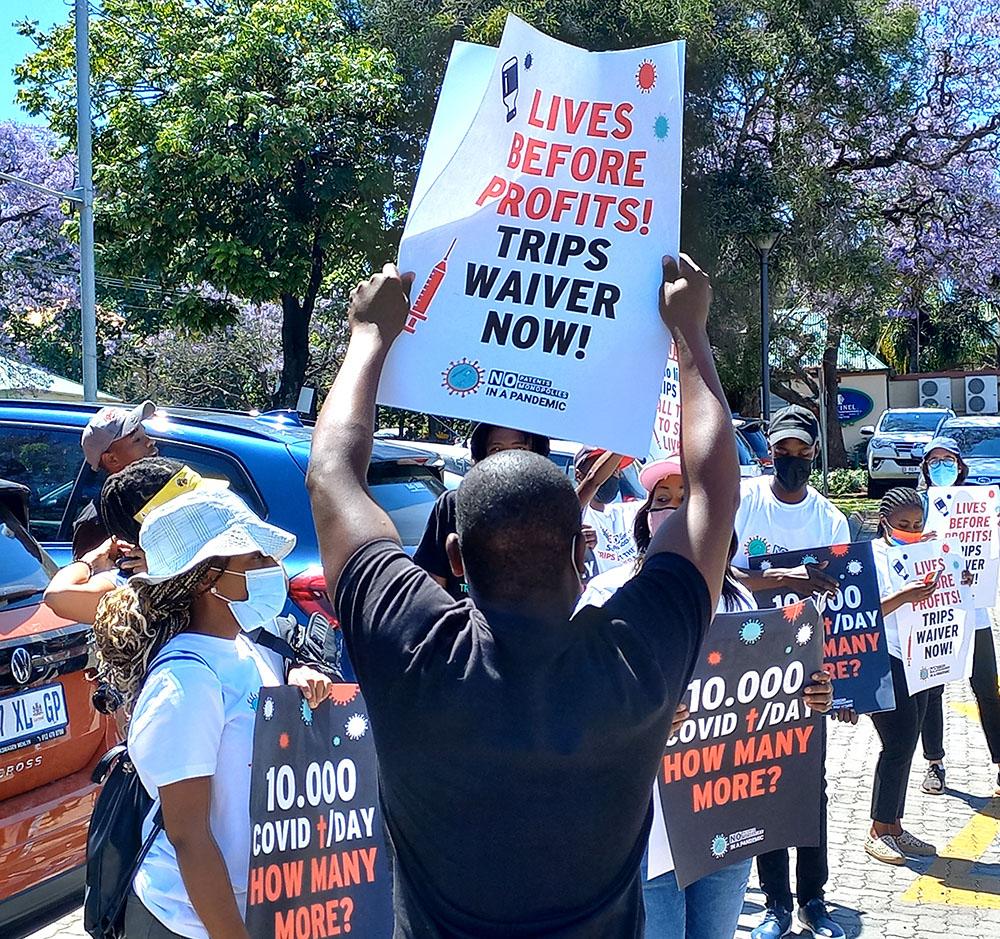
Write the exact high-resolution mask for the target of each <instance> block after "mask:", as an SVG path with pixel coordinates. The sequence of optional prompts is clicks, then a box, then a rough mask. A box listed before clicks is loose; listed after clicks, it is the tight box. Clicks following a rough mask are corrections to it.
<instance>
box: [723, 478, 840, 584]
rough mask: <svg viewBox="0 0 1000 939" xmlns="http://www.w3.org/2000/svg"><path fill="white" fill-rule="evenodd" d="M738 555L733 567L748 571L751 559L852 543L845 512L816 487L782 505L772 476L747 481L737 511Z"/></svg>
mask: <svg viewBox="0 0 1000 939" xmlns="http://www.w3.org/2000/svg"><path fill="white" fill-rule="evenodd" d="M736 540H737V542H738V543H737V546H736V556H735V557H734V558H733V564H734V565H735V566H736V567H740V568H743V569H744V570H747V569H749V567H750V558H752V557H759V556H760V555H762V554H780V553H781V552H783V551H802V550H804V549H805V548H825V547H828V546H829V545H835V544H847V543H848V542H849V541H850V540H851V529H850V528H849V527H848V524H847V519H846V518H845V517H844V513H843V512H841V511H840V509H838V508H837V507H836V506H835V505H834V504H833V503H832V502H831V501H830V500H829V499H826V498H824V497H823V496H822V495H820V494H819V493H818V492H817V491H816V490H815V489H813V488H812V486H809V487H808V488H807V489H806V497H805V499H803V500H802V501H801V502H796V503H794V504H789V503H787V502H780V501H779V500H778V499H777V498H775V496H774V493H773V492H772V491H771V477H770V476H760V477H758V478H757V479H748V480H745V481H744V482H743V485H742V487H741V490H740V507H739V508H738V509H737V510H736Z"/></svg>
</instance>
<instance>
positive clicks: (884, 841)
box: [865, 834, 906, 866]
mask: <svg viewBox="0 0 1000 939" xmlns="http://www.w3.org/2000/svg"><path fill="white" fill-rule="evenodd" d="M865 851H866V852H867V854H868V855H869V857H873V858H875V860H876V861H881V862H882V863H883V864H895V865H897V866H898V865H900V864H905V863H906V855H905V854H903V852H902V851H900V850H899V845H897V844H896V839H895V838H893V836H892V835H882V836H881V837H879V838H875V837H873V836H872V835H871V834H869V835H868V838H867V840H866V841H865Z"/></svg>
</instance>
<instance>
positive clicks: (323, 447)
mask: <svg viewBox="0 0 1000 939" xmlns="http://www.w3.org/2000/svg"><path fill="white" fill-rule="evenodd" d="M412 283H413V275H412V274H404V275H402V276H400V273H399V271H398V270H397V269H396V266H395V265H394V264H386V265H385V267H384V268H382V273H381V274H375V275H374V276H372V277H371V278H369V279H368V280H367V281H364V282H362V283H360V284H358V286H357V287H356V288H355V290H354V293H353V294H352V295H351V303H350V308H349V319H350V324H351V341H350V343H349V344H348V346H347V354H346V355H345V356H344V363H343V365H341V367H340V371H339V372H338V373H337V378H336V380H335V381H334V383H333V387H332V388H331V389H330V393H329V394H328V395H327V396H326V401H325V402H324V404H323V410H322V411H321V412H320V415H319V420H318V421H317V422H316V430H315V431H314V433H313V443H312V452H311V454H310V457H309V472H308V474H307V476H306V485H307V487H308V489H309V498H310V501H311V502H312V511H313V521H314V523H315V525H316V534H317V535H318V536H319V550H320V557H321V558H322V561H323V570H324V572H325V574H326V583H327V590H328V592H329V594H330V596H331V597H332V596H334V592H335V590H336V586H337V581H338V580H339V579H340V574H341V571H343V569H344V565H345V564H346V563H347V562H348V560H349V559H350V558H351V555H353V554H354V552H355V551H357V550H358V548H360V547H362V546H363V545H366V544H368V542H370V541H375V540H377V539H380V538H389V539H392V540H393V541H399V535H398V533H397V532H396V528H395V526H394V525H393V524H392V520H391V519H390V518H389V516H388V515H387V514H386V513H385V512H384V511H383V510H382V508H381V506H379V505H378V503H377V502H375V500H374V499H373V498H372V497H371V494H370V493H369V491H368V483H367V476H368V463H369V461H370V460H371V455H372V436H373V434H374V433H375V396H376V393H377V392H378V383H379V378H380V377H381V375H382V367H383V366H384V364H385V357H386V355H387V354H388V352H389V348H390V347H391V346H392V343H393V341H394V340H395V339H396V337H397V336H398V335H399V334H400V332H402V329H403V324H404V323H405V322H406V316H407V314H408V313H409V309H410V301H409V296H408V295H409V291H410V285H411V284H412Z"/></svg>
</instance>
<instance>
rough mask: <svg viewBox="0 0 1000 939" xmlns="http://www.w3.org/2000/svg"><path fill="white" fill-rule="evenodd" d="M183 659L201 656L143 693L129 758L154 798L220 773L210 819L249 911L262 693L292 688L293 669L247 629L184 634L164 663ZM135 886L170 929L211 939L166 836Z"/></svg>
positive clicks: (153, 679)
mask: <svg viewBox="0 0 1000 939" xmlns="http://www.w3.org/2000/svg"><path fill="white" fill-rule="evenodd" d="M181 653H193V655H190V656H188V657H187V658H184V659H179V660H177V661H172V662H166V663H165V664H163V665H161V666H158V667H157V668H156V669H155V670H154V671H153V673H152V675H150V677H149V679H148V680H147V681H146V684H145V685H144V687H143V689H142V691H141V692H140V694H139V698H138V700H137V701H136V705H135V709H134V711H133V714H132V721H131V723H130V725H129V732H128V750H129V756H130V757H131V759H132V762H133V763H134V764H135V768H136V770H137V771H138V773H139V778H140V779H141V780H142V784H143V786H144V787H145V788H146V791H147V792H149V794H150V795H151V796H152V797H153V798H154V799H156V798H157V790H158V788H159V787H160V786H169V785H170V784H171V783H176V782H180V781H181V780H184V779H194V778H197V777H199V776H211V777H212V803H211V807H210V810H209V823H210V825H211V829H212V835H213V836H214V838H215V841H216V843H217V844H218V846H219V851H220V852H221V853H222V857H223V859H224V860H225V862H226V869H227V870H228V871H229V879H230V881H231V883H232V885H233V892H234V894H235V896H236V902H237V904H238V905H239V907H240V910H241V912H242V911H244V910H245V909H246V898H247V877H248V872H249V867H250V763H251V759H252V757H253V727H254V719H255V716H256V708H257V696H258V692H259V690H260V688H261V687H262V686H267V687H274V686H276V685H280V684H283V683H284V663H283V661H282V659H281V657H280V656H279V655H277V654H276V653H274V652H271V651H270V650H269V649H265V648H263V647H261V646H258V645H256V644H255V643H254V642H252V641H251V640H250V639H249V638H248V637H247V636H246V635H245V634H244V633H241V634H240V635H239V636H237V637H236V638H235V639H222V638H219V637H216V636H204V635H196V634H194V633H181V634H180V635H178V636H175V637H174V638H173V639H171V640H170V642H168V643H167V644H166V646H164V648H163V651H162V652H160V654H159V655H158V656H157V658H159V659H165V658H167V657H168V656H174V655H178V654H181ZM194 656H198V657H199V658H200V659H202V660H203V661H204V663H207V664H203V662H201V661H198V659H196V658H194ZM158 807H159V802H158V801H157V802H156V803H155V804H154V806H153V810H152V812H151V813H150V817H149V818H147V819H146V823H145V825H144V826H143V838H144V839H145V838H146V837H147V836H148V834H149V832H150V831H151V830H152V816H153V814H155V811H156V809H157V808H158ZM133 886H134V888H135V892H136V895H137V896H138V897H139V899H140V900H141V901H142V903H143V905H144V906H145V907H146V909H148V910H149V911H150V912H151V913H152V914H153V915H154V916H155V917H156V918H157V919H158V920H159V921H160V922H161V923H162V924H163V925H164V926H166V927H167V929H169V930H171V931H172V932H175V933H178V934H179V935H181V936H187V937H190V939H208V932H207V931H206V930H205V927H204V925H202V922H201V919H200V918H199V916H198V914H197V913H196V912H195V909H194V907H193V906H192V905H191V900H190V899H189V898H188V894H187V890H186V889H185V887H184V881H183V880H182V878H181V873H180V868H179V866H178V864H177V854H176V852H175V851H174V848H173V845H172V844H171V843H170V840H169V838H167V835H166V832H163V831H161V832H160V833H159V835H158V836H157V838H156V840H155V841H154V842H153V846H152V848H151V849H150V851H149V854H147V855H146V859H145V860H144V861H143V863H142V866H141V867H140V868H139V873H138V874H137V875H136V878H135V881H134V884H133Z"/></svg>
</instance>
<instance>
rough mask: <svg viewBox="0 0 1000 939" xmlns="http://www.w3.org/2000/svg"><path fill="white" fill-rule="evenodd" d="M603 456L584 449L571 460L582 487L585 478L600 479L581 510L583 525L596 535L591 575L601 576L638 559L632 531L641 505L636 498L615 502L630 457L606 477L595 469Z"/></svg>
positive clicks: (601, 453) (595, 450) (591, 449)
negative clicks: (596, 477)
mask: <svg viewBox="0 0 1000 939" xmlns="http://www.w3.org/2000/svg"><path fill="white" fill-rule="evenodd" d="M604 455H605V451H604V450H599V449H596V448H594V447H584V448H583V449H582V450H580V452H579V453H578V454H577V455H576V458H575V459H574V461H573V465H574V469H575V472H576V480H577V483H578V484H582V483H583V482H584V481H585V480H586V479H587V478H588V477H591V478H593V477H594V476H598V478H602V477H603V478H602V481H601V483H600V485H598V486H597V487H596V489H595V490H594V492H593V495H592V497H591V498H590V500H589V502H588V503H587V504H586V508H585V509H584V511H583V524H584V525H586V526H588V527H590V528H592V529H593V530H594V532H595V533H596V539H595V541H594V543H593V545H592V549H593V552H594V569H593V571H592V572H591V573H592V576H596V575H598V574H603V573H604V572H605V571H609V570H611V569H612V568H615V567H618V566H619V565H620V564H627V563H630V562H631V563H633V564H634V563H635V561H636V560H637V559H638V557H639V549H638V548H637V547H636V544H635V538H634V537H633V534H632V528H633V526H634V525H635V518H636V515H637V514H638V513H639V509H640V508H642V502H640V501H638V500H637V499H629V500H628V501H618V502H616V501H615V500H616V499H618V497H619V494H620V493H621V482H622V470H623V469H624V468H625V467H626V466H628V464H629V463H631V462H632V460H631V458H630V457H622V458H621V459H620V462H619V464H618V466H617V467H615V468H614V469H613V470H612V471H611V474H610V475H609V476H605V473H603V472H602V473H600V474H599V475H598V474H596V473H595V472H594V470H595V469H597V464H598V461H599V460H600V459H601V457H603V456H604Z"/></svg>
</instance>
